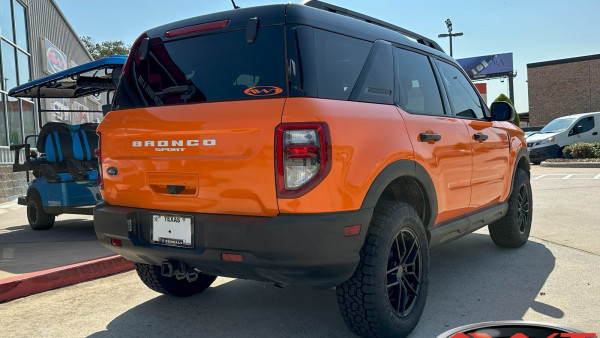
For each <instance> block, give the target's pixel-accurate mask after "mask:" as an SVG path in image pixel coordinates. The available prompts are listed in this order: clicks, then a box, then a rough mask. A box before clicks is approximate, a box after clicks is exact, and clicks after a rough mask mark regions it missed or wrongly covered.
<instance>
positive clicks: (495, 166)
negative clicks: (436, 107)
mask: <svg viewBox="0 0 600 338" xmlns="http://www.w3.org/2000/svg"><path fill="white" fill-rule="evenodd" d="M437 65H438V69H439V70H440V74H441V77H442V79H443V82H444V86H445V88H446V92H447V94H448V100H449V101H450V105H451V107H452V113H453V114H454V116H456V117H457V118H459V119H460V120H461V121H462V123H463V124H464V125H465V126H466V127H467V129H468V132H469V142H470V145H471V149H472V152H473V174H472V179H471V203H470V205H469V208H470V210H471V211H473V210H476V209H480V208H482V207H485V206H489V205H491V204H493V203H496V202H499V201H500V197H501V195H502V193H503V192H504V191H505V185H506V184H509V183H510V177H511V176H510V173H511V172H512V171H511V170H510V169H511V168H510V166H509V157H510V147H509V136H508V133H507V132H506V131H505V130H503V129H502V125H501V124H500V122H497V121H490V120H489V118H488V116H489V112H488V110H487V109H486V108H485V104H484V102H483V100H482V99H481V98H480V97H479V95H478V94H477V91H476V90H475V88H474V86H473V84H472V83H471V81H470V80H469V79H468V78H467V77H466V76H465V75H464V74H463V72H462V71H461V70H459V69H458V67H456V66H455V65H452V64H449V63H446V62H443V61H439V60H438V61H437Z"/></svg>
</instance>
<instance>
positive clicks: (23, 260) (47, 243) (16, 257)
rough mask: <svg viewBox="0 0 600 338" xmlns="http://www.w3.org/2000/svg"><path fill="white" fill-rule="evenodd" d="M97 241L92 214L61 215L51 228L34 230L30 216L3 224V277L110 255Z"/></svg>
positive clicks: (0, 261)
mask: <svg viewBox="0 0 600 338" xmlns="http://www.w3.org/2000/svg"><path fill="white" fill-rule="evenodd" d="M110 254H112V252H111V251H109V250H108V249H106V248H104V247H102V246H101V245H100V244H99V243H98V239H97V237H96V233H95V232H94V222H93V221H92V220H91V217H87V218H86V217H85V216H83V217H82V216H72V215H69V216H66V215H65V216H63V215H61V216H59V217H58V218H57V220H56V223H55V225H54V227H52V228H51V229H49V230H39V231H36V230H33V229H31V227H30V226H29V224H28V223H27V217H26V216H25V215H23V216H22V217H12V218H11V219H10V220H7V223H5V224H3V225H2V227H1V228H0V279H2V278H6V277H11V276H13V275H15V274H24V273H29V272H36V271H40V270H45V269H50V268H55V267H59V266H63V265H68V264H73V263H77V262H82V261H85V260H89V259H94V258H98V257H103V256H108V255H110Z"/></svg>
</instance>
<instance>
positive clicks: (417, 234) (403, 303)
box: [337, 201, 429, 337]
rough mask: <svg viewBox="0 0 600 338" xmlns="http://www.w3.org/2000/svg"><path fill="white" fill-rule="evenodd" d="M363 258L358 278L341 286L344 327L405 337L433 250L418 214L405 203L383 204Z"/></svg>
mask: <svg viewBox="0 0 600 338" xmlns="http://www.w3.org/2000/svg"><path fill="white" fill-rule="evenodd" d="M360 258H361V259H360V262H359V264H358V267H357V268H356V271H355V272H354V275H353V276H352V277H350V279H348V280H347V281H346V282H344V283H343V284H342V285H340V286H338V287H337V298H338V305H339V308H340V311H341V313H342V317H343V318H344V321H345V322H346V325H348V327H349V328H350V329H351V330H352V331H353V332H354V333H356V334H358V335H360V336H364V337H405V336H407V335H408V334H409V333H410V332H411V331H412V330H413V329H414V327H415V326H416V325H417V323H418V321H419V318H420V317H421V313H422V312H423V307H424V306H425V299H426V297H427V291H428V285H429V283H428V271H429V246H428V240H427V236H426V234H425V229H424V227H423V223H422V221H421V219H420V218H419V215H418V214H417V212H416V211H415V210H414V209H413V208H412V207H411V206H410V205H408V204H405V203H397V202H387V201H383V202H380V203H379V204H378V206H377V207H376V208H375V212H374V214H373V219H372V220H371V224H370V226H369V232H368V233H367V238H366V240H365V244H364V245H363V248H362V249H361V251H360Z"/></svg>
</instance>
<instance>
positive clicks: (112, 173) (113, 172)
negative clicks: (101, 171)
mask: <svg viewBox="0 0 600 338" xmlns="http://www.w3.org/2000/svg"><path fill="white" fill-rule="evenodd" d="M106 173H107V174H109V175H110V176H116V175H117V174H118V173H119V171H118V170H117V168H115V167H110V168H108V169H107V170H106Z"/></svg>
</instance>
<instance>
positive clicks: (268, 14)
mask: <svg viewBox="0 0 600 338" xmlns="http://www.w3.org/2000/svg"><path fill="white" fill-rule="evenodd" d="M349 12H351V11H349ZM352 13H354V12H352ZM253 17H257V18H258V19H259V22H260V23H259V25H260V27H266V26H271V25H282V24H286V23H287V24H301V25H308V26H312V27H316V28H321V29H324V30H329V31H333V32H336V33H340V34H344V35H348V36H353V37H356V38H360V39H363V40H368V41H375V40H378V39H380V40H386V41H390V42H394V43H397V44H401V45H405V46H409V47H412V48H415V49H419V50H424V51H427V52H428V53H430V54H433V55H436V56H438V57H440V58H444V59H447V60H452V59H451V58H450V57H449V56H448V55H447V54H445V53H443V52H441V51H440V50H441V48H439V46H437V47H438V48H439V49H440V50H437V49H435V48H431V47H429V46H426V45H424V44H421V43H418V42H416V41H413V40H411V39H409V38H407V37H406V36H405V35H403V34H401V33H400V32H398V31H395V30H392V29H388V28H384V27H382V26H381V25H379V24H377V23H369V22H366V21H362V20H358V19H355V18H352V17H348V16H343V15H340V14H335V13H332V12H328V11H325V10H321V9H317V8H313V7H309V6H305V5H302V4H282V5H267V6H258V7H249V8H240V9H235V10H228V11H224V12H218V13H212V14H207V15H202V16H198V17H194V18H190V19H186V20H181V21H177V22H173V23H169V24H166V25H163V26H159V27H156V28H153V29H150V30H148V31H147V32H146V33H145V34H146V35H147V36H148V37H149V38H150V39H153V38H159V39H161V40H163V41H166V40H171V39H173V40H174V39H178V37H175V38H171V39H169V38H166V37H165V32H166V31H169V30H173V29H177V28H182V27H187V26H193V25H198V24H201V23H207V22H213V21H221V20H229V24H228V25H227V27H225V28H222V29H219V30H215V31H211V32H205V33H199V34H207V33H208V34H212V33H217V32H221V31H233V30H243V29H246V26H247V24H248V19H250V18H253ZM388 25H390V26H393V25H391V24H388ZM393 27H396V26H393ZM396 28H398V29H400V30H402V29H401V28H400V27H396ZM415 35H417V34H415ZM427 40H428V41H431V40H429V39H427Z"/></svg>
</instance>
